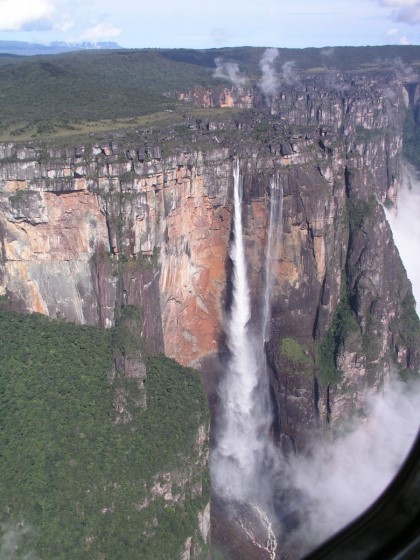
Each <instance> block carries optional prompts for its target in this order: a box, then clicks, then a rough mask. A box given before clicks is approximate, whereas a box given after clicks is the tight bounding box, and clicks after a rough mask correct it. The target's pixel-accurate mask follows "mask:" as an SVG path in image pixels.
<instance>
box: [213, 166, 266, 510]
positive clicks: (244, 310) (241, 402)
mask: <svg viewBox="0 0 420 560" xmlns="http://www.w3.org/2000/svg"><path fill="white" fill-rule="evenodd" d="M233 178H234V221H233V235H234V239H233V242H232V244H231V248H230V257H231V259H232V263H233V292H232V309H231V314H230V318H229V322H228V325H227V344H228V348H229V351H230V359H229V362H228V365H227V371H226V375H225V378H224V380H223V381H222V382H221V385H220V391H219V392H220V401H221V408H222V410H221V414H220V415H219V426H218V432H219V433H218V440H217V446H216V448H215V449H214V450H213V453H212V464H211V470H212V481H213V489H214V490H215V492H216V493H217V494H218V495H219V496H221V497H223V498H225V499H228V500H238V501H248V502H250V501H252V500H253V499H258V498H259V494H260V491H261V487H259V484H258V483H257V484H256V479H258V474H259V473H260V472H261V470H262V464H263V461H264V457H265V456H266V448H267V445H268V432H269V428H270V423H271V413H270V406H269V398H268V397H269V391H268V379H267V375H266V371H265V356H264V351H263V345H262V340H261V336H255V334H254V333H253V331H252V326H251V324H250V320H251V299H250V292H249V286H248V278H247V267H246V258H245V243H244V235H243V226H242V180H241V177H240V173H239V163H238V162H237V161H235V162H234V169H233Z"/></svg>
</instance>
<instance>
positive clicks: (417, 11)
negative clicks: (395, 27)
mask: <svg viewBox="0 0 420 560" xmlns="http://www.w3.org/2000/svg"><path fill="white" fill-rule="evenodd" d="M378 2H379V4H380V5H381V6H384V7H386V8H393V9H394V10H393V16H394V18H395V19H396V20H397V21H402V22H404V23H408V24H409V25H416V24H418V23H420V0H378Z"/></svg>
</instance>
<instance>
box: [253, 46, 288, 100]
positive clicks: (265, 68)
mask: <svg viewBox="0 0 420 560" xmlns="http://www.w3.org/2000/svg"><path fill="white" fill-rule="evenodd" d="M278 56H279V51H278V49H265V51H264V53H263V55H262V57H261V60H260V63H259V65H260V68H261V72H262V76H261V80H260V83H259V86H260V88H261V90H262V92H263V93H264V95H275V94H276V93H277V92H278V90H279V88H280V79H279V76H278V75H277V73H276V70H275V67H274V62H275V60H276V58H277V57H278ZM290 70H292V68H291V67H290Z"/></svg>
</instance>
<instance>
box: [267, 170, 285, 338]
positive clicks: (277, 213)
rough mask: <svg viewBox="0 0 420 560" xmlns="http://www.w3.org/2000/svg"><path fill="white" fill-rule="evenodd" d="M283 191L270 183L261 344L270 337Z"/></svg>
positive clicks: (274, 183)
mask: <svg viewBox="0 0 420 560" xmlns="http://www.w3.org/2000/svg"><path fill="white" fill-rule="evenodd" d="M282 214H283V190H282V189H281V188H280V187H279V185H278V183H277V181H276V178H275V177H273V178H272V179H271V181H270V221H269V224H268V238H267V253H266V261H265V289H264V307H263V317H262V327H263V329H262V330H263V343H265V342H267V341H268V339H269V336H270V319H271V293H272V290H273V279H274V275H273V261H274V260H275V259H276V257H277V255H278V247H279V243H280V239H281V235H282V231H283V227H282V224H283V221H282Z"/></svg>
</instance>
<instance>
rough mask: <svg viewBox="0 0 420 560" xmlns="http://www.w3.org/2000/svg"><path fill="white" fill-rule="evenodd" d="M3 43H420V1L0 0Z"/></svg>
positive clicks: (194, 45)
mask: <svg viewBox="0 0 420 560" xmlns="http://www.w3.org/2000/svg"><path fill="white" fill-rule="evenodd" d="M0 40H19V41H30V42H38V43H49V42H52V41H66V42H81V41H93V42H98V41H115V42H117V43H118V44H120V45H121V46H122V47H127V48H134V47H139V48H142V47H191V48H211V47H222V46H241V45H252V46H267V47H308V46H313V47H322V46H335V45H383V44H417V45H418V44H420V0H342V1H340V0H319V1H315V0H287V1H286V0H258V1H257V2H255V1H252V2H251V1H250V0H211V1H210V2H205V3H199V2H198V1H197V0H177V1H174V0H159V2H151V1H150V0H137V1H135V0H123V1H121V2H117V1H116V0H0Z"/></svg>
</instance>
